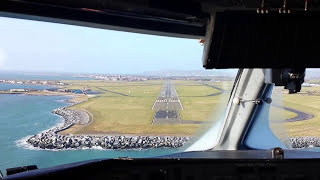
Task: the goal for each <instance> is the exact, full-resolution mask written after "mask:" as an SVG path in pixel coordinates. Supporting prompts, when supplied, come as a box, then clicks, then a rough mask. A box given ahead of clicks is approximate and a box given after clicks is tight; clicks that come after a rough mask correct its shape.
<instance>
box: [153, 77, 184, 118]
mask: <svg viewBox="0 0 320 180" xmlns="http://www.w3.org/2000/svg"><path fill="white" fill-rule="evenodd" d="M152 109H153V110H155V111H156V112H155V115H154V117H153V121H152V124H181V119H180V114H179V110H182V109H183V107H182V105H181V103H180V100H179V97H178V94H177V91H176V89H175V87H174V84H173V82H172V81H166V82H165V83H164V84H163V86H162V89H161V91H160V94H159V96H158V98H157V99H156V101H155V102H154V105H153V107H152Z"/></svg>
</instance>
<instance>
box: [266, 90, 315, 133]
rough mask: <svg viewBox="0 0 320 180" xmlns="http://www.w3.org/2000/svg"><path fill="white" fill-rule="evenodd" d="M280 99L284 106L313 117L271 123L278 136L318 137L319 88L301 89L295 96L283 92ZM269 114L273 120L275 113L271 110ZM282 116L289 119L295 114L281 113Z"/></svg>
mask: <svg viewBox="0 0 320 180" xmlns="http://www.w3.org/2000/svg"><path fill="white" fill-rule="evenodd" d="M278 97H280V96H279V95H278ZM280 98H282V104H283V105H284V106H286V107H289V108H293V109H297V110H299V111H302V112H305V113H309V114H312V115H314V117H313V118H311V119H309V120H305V121H296V122H285V123H272V124H271V125H272V126H271V127H272V129H273V131H274V132H275V133H276V134H277V135H278V136H284V134H286V135H287V136H290V137H293V136H320V87H302V89H301V92H300V93H297V94H287V93H284V92H283V93H282V97H280ZM278 113H279V112H278ZM270 114H271V117H272V119H275V114H277V111H274V110H273V111H271V113H270ZM272 114H273V116H272ZM282 116H283V117H286V118H291V117H293V116H296V114H293V113H286V114H285V113H283V111H282Z"/></svg>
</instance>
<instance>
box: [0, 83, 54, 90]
mask: <svg viewBox="0 0 320 180" xmlns="http://www.w3.org/2000/svg"><path fill="white" fill-rule="evenodd" d="M50 88H53V87H52V86H42V85H32V84H7V83H0V91H5V90H10V89H35V90H42V89H50Z"/></svg>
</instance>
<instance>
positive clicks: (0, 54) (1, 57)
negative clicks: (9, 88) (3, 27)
mask: <svg viewBox="0 0 320 180" xmlns="http://www.w3.org/2000/svg"><path fill="white" fill-rule="evenodd" d="M6 59H7V56H6V53H5V50H4V49H2V48H0V68H3V67H4V64H5V62H6Z"/></svg>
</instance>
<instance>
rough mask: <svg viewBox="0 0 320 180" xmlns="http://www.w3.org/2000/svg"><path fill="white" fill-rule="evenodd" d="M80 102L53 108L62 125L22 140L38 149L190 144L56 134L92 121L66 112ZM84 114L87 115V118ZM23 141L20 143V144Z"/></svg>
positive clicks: (178, 139) (76, 112)
mask: <svg viewBox="0 0 320 180" xmlns="http://www.w3.org/2000/svg"><path fill="white" fill-rule="evenodd" d="M81 102H83V101H78V102H73V103H71V104H70V105H67V106H64V107H60V108H57V109H54V110H53V111H52V113H53V114H56V115H58V116H60V117H62V118H63V120H64V122H62V123H60V124H58V125H56V126H54V127H52V128H50V129H48V130H44V131H42V132H40V133H38V134H36V135H31V136H28V138H26V137H25V138H23V139H24V140H22V141H25V142H26V143H27V144H29V145H30V146H32V147H33V148H35V149H39V150H40V149H42V150H76V149H113V150H116V149H119V150H129V149H139V150H141V149H152V148H178V147H181V146H183V145H184V144H185V143H186V142H188V141H189V137H185V136H148V135H141V136H139V135H71V134H66V135H62V134H60V133H59V132H61V131H64V130H67V129H69V128H70V127H72V126H73V125H75V124H82V125H88V124H90V123H91V122H92V121H93V119H92V120H90V115H89V114H87V112H85V111H81V110H72V109H68V108H69V107H71V106H74V105H76V104H78V103H81ZM84 113H86V114H87V118H85V116H84ZM25 142H21V141H19V143H20V144H21V143H22V144H23V143H25Z"/></svg>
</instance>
